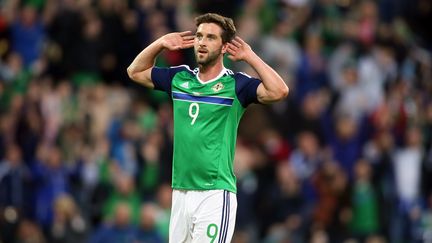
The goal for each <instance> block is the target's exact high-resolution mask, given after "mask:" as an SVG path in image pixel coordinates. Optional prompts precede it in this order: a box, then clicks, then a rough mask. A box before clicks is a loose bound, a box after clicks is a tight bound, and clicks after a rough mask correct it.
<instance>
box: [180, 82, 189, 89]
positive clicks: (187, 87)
mask: <svg viewBox="0 0 432 243" xmlns="http://www.w3.org/2000/svg"><path fill="white" fill-rule="evenodd" d="M180 86H182V87H183V88H185V89H189V82H184V83H182V84H180Z"/></svg>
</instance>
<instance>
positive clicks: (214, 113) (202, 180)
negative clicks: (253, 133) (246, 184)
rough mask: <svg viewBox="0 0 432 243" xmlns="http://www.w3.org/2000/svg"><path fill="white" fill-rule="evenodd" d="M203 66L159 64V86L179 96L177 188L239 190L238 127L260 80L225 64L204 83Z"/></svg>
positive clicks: (176, 114) (154, 73)
mask: <svg viewBox="0 0 432 243" xmlns="http://www.w3.org/2000/svg"><path fill="white" fill-rule="evenodd" d="M198 72H199V69H198V68H197V69H195V70H191V69H190V68H189V67H188V66H185V65H183V66H178V67H171V68H157V67H155V68H153V70H152V80H153V83H154V85H155V89H158V90H163V91H165V92H167V93H168V94H169V95H170V96H171V98H172V101H173V111H174V153H173V174H172V187H173V188H174V189H181V190H212V189H223V190H228V191H231V192H234V193H235V192H236V177H235V175H234V170H233V162H234V151H235V144H236V138H237V128H238V125H239V122H240V119H241V117H242V115H243V113H244V111H245V108H246V107H247V106H248V105H249V104H250V103H253V102H257V95H256V90H257V87H258V85H259V84H260V82H261V81H260V80H258V79H255V78H251V77H249V76H247V75H245V74H243V73H233V72H232V71H231V70H228V69H223V70H222V72H221V73H220V74H219V75H218V77H216V78H215V79H213V80H209V81H206V82H202V81H201V80H200V79H199V77H198Z"/></svg>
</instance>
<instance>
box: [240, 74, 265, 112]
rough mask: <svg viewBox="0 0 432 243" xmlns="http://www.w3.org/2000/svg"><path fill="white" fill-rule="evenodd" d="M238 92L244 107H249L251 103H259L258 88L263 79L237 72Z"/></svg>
mask: <svg viewBox="0 0 432 243" xmlns="http://www.w3.org/2000/svg"><path fill="white" fill-rule="evenodd" d="M234 79H235V80H236V94H237V98H238V99H239V101H240V103H241V104H242V106H243V107H247V106H248V105H250V104H251V103H258V97H257V89H258V85H259V84H260V83H261V80H259V79H257V78H252V77H250V76H249V75H246V74H244V73H236V74H235V76H234Z"/></svg>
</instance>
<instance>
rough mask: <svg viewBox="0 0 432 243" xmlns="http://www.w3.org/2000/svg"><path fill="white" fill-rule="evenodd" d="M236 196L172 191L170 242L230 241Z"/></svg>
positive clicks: (206, 192)
mask: <svg viewBox="0 0 432 243" xmlns="http://www.w3.org/2000/svg"><path fill="white" fill-rule="evenodd" d="M236 212H237V197H236V194H234V193H232V192H228V191H224V190H209V191H184V190H173V197H172V207H171V219H170V227H169V242H170V243H180V242H192V243H204V242H209V243H220V242H231V238H232V236H233V233H234V226H235V219H236Z"/></svg>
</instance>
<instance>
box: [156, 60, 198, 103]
mask: <svg viewBox="0 0 432 243" xmlns="http://www.w3.org/2000/svg"><path fill="white" fill-rule="evenodd" d="M181 71H188V72H190V73H192V71H191V70H190V68H189V66H187V65H181V66H176V67H169V68H160V67H153V68H152V72H151V79H152V81H153V84H154V86H155V89H156V90H161V91H165V92H166V93H168V94H169V95H170V96H171V84H172V80H173V78H174V76H175V75H176V73H178V72H181Z"/></svg>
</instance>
